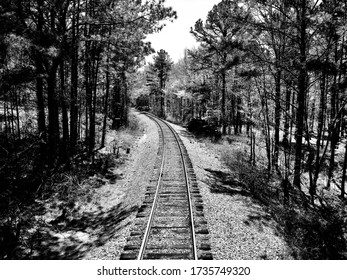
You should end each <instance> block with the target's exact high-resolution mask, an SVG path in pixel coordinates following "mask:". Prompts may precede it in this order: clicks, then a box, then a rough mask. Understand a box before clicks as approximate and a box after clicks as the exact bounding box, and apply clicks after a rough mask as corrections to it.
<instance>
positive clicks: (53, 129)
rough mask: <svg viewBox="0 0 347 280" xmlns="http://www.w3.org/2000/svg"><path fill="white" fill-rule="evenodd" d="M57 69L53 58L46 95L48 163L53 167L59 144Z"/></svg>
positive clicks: (56, 63)
mask: <svg viewBox="0 0 347 280" xmlns="http://www.w3.org/2000/svg"><path fill="white" fill-rule="evenodd" d="M57 70H58V62H57V60H56V59H53V62H52V66H51V69H50V73H49V76H48V79H47V95H48V122H49V125H48V152H49V154H48V157H49V164H50V165H51V167H53V166H54V165H55V163H56V160H57V156H58V145H59V140H60V138H59V111H58V99H57V95H56V90H55V87H56V76H57Z"/></svg>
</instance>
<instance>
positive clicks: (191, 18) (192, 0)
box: [146, 0, 221, 62]
mask: <svg viewBox="0 0 347 280" xmlns="http://www.w3.org/2000/svg"><path fill="white" fill-rule="evenodd" d="M220 1H221V0H166V1H165V3H166V4H165V6H171V7H172V8H173V9H174V10H175V11H176V12H177V19H176V20H175V21H174V22H172V23H171V22H168V23H167V25H166V26H165V27H164V28H163V29H162V31H161V32H160V33H155V34H151V35H149V36H148V37H147V40H146V41H151V42H152V47H153V48H154V49H155V51H156V52H157V51H159V50H160V49H164V50H165V51H167V52H168V54H169V55H170V57H171V58H172V60H173V61H174V62H177V60H178V59H179V58H182V57H183V51H184V49H185V48H191V47H193V46H197V43H196V41H195V39H194V37H193V35H191V34H190V33H189V31H190V27H194V24H195V22H196V21H197V20H198V19H199V18H201V19H202V20H203V21H205V19H206V16H207V13H208V12H209V11H210V10H211V9H212V7H213V5H215V4H218V3H219V2H220ZM147 61H151V59H148V60H147Z"/></svg>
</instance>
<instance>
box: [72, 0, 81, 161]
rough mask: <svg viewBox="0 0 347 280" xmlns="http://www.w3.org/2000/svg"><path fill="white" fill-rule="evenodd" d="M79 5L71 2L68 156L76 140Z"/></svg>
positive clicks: (74, 150)
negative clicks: (72, 11)
mask: <svg viewBox="0 0 347 280" xmlns="http://www.w3.org/2000/svg"><path fill="white" fill-rule="evenodd" d="M79 5H80V1H79V0H77V3H76V0H74V1H73V9H74V10H76V9H77V10H76V13H73V14H72V26H71V32H72V42H71V45H72V53H71V88H70V154H71V155H74V154H75V152H76V144H77V138H78V103H77V102H78V100H77V99H78V34H79V27H78V24H79Z"/></svg>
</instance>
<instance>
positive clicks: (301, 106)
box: [293, 0, 307, 190]
mask: <svg viewBox="0 0 347 280" xmlns="http://www.w3.org/2000/svg"><path fill="white" fill-rule="evenodd" d="M301 5H302V6H301V15H298V17H299V22H300V34H299V38H300V42H299V48H300V69H299V77H298V87H299V88H298V96H297V111H296V135H295V140H296V143H295V162H294V180H293V185H294V186H295V187H297V188H298V189H300V190H301V159H302V138H303V132H304V116H305V104H306V87H307V83H306V79H307V69H306V48H307V41H306V32H307V30H306V29H307V18H306V12H307V6H306V5H307V2H306V0H305V1H302V3H301Z"/></svg>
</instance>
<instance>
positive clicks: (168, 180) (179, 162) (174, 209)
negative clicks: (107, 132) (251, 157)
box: [120, 114, 212, 260]
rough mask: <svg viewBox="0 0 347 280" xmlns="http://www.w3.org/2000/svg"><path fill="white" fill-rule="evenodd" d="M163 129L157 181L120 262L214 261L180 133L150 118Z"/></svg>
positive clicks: (153, 180) (145, 202)
mask: <svg viewBox="0 0 347 280" xmlns="http://www.w3.org/2000/svg"><path fill="white" fill-rule="evenodd" d="M147 116H148V117H150V118H151V119H152V120H153V121H155V122H156V124H157V126H158V129H159V136H160V137H159V138H160V143H159V149H158V156H157V161H156V165H155V169H154V173H153V177H152V180H151V182H150V184H149V185H148V186H147V191H146V196H145V200H144V202H143V204H142V206H141V208H140V209H139V211H138V214H137V216H136V220H135V227H134V230H133V231H132V232H131V235H130V237H129V239H128V242H127V245H126V246H125V247H124V251H123V254H122V255H121V257H120V259H193V260H194V259H212V254H211V252H210V245H209V239H208V230H207V223H206V220H205V218H204V214H203V205H202V199H201V196H200V193H199V190H198V188H197V182H196V176H195V174H194V170H193V167H192V164H191V161H190V159H189V156H188V154H187V151H186V149H185V147H184V145H183V143H182V141H181V139H180V138H179V136H178V134H177V133H176V132H175V131H174V130H173V129H172V127H171V126H170V125H169V124H168V123H167V122H165V121H163V120H160V119H159V118H157V117H155V116H153V115H150V114H147Z"/></svg>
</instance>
